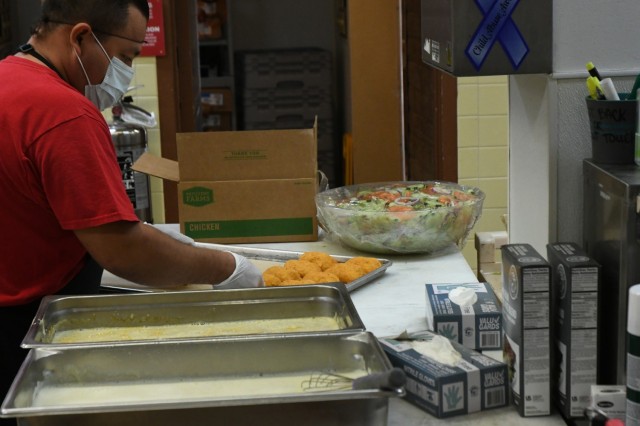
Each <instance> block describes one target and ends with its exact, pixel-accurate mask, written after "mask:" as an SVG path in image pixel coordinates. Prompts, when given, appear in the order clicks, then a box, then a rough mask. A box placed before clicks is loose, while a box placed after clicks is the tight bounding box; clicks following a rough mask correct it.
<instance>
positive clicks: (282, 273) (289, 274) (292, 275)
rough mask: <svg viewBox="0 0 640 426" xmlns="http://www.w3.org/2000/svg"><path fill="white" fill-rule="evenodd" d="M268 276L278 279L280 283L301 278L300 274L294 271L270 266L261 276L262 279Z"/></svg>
mask: <svg viewBox="0 0 640 426" xmlns="http://www.w3.org/2000/svg"><path fill="white" fill-rule="evenodd" d="M269 274H270V275H275V276H276V277H278V278H279V279H280V281H287V280H299V279H300V278H301V277H300V274H299V273H298V272H297V271H296V270H294V269H287V268H285V267H284V266H272V267H270V268H267V269H266V270H265V271H264V272H263V273H262V276H263V278H264V276H265V275H269Z"/></svg>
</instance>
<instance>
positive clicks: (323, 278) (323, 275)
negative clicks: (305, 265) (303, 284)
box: [304, 271, 340, 284]
mask: <svg viewBox="0 0 640 426" xmlns="http://www.w3.org/2000/svg"><path fill="white" fill-rule="evenodd" d="M304 278H305V279H307V280H312V281H313V282H315V283H318V284H319V283H338V282H340V278H338V277H337V276H336V275H335V274H330V273H327V272H325V271H322V272H309V273H308V274H307V275H305V277H304Z"/></svg>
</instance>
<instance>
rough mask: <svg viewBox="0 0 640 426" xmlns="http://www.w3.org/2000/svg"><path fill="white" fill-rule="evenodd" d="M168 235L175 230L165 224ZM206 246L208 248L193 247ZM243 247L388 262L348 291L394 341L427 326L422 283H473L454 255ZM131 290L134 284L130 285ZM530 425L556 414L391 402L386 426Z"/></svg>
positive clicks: (302, 245) (553, 419)
mask: <svg viewBox="0 0 640 426" xmlns="http://www.w3.org/2000/svg"><path fill="white" fill-rule="evenodd" d="M164 226H165V227H169V228H171V229H172V230H175V229H177V225H164ZM198 245H203V246H206V245H207V244H202V243H198ZM247 246H251V247H258V248H268V249H274V250H287V251H300V252H303V251H324V252H327V253H330V254H334V255H346V256H356V255H359V256H375V257H382V258H385V259H389V260H391V261H392V262H393V263H392V265H391V266H390V267H389V268H388V269H387V270H386V272H385V273H384V274H383V275H382V276H381V277H379V278H377V279H375V280H374V281H372V282H370V283H368V284H366V285H364V286H362V287H360V288H358V289H355V290H354V291H353V292H351V298H352V300H353V303H354V305H355V307H356V310H357V311H358V314H359V315H360V318H361V319H362V321H363V323H364V325H365V327H366V329H367V330H368V331H370V332H372V333H373V334H374V335H376V336H377V337H390V336H397V335H398V334H400V333H402V332H403V331H409V332H414V331H421V330H425V329H426V327H427V324H426V319H425V310H426V305H425V304H426V299H425V289H424V285H425V284H426V283H464V282H477V281H478V279H477V277H476V276H475V274H474V273H473V270H472V269H471V268H470V267H469V264H468V263H467V262H466V260H465V259H464V256H462V254H461V253H460V252H459V251H457V250H456V251H451V252H450V253H447V254H444V255H441V256H425V255H410V256H387V255H372V254H367V253H362V252H357V251H354V250H351V249H349V248H346V247H343V246H341V245H339V244H335V243H332V242H330V241H326V240H324V239H321V240H320V241H317V242H296V243H271V244H250V245H247ZM102 282H103V284H107V285H116V286H119V285H123V284H127V283H128V282H127V281H125V280H122V279H121V278H118V277H116V276H114V275H113V274H110V273H109V272H106V271H105V273H104V276H103V280H102ZM133 286H135V285H133ZM441 424H442V425H444V424H447V425H452V424H453V425H459V426H467V425H469V426H490V425H514V424H518V425H521V424H522V425H530V426H555V425H558V426H562V425H565V422H564V420H563V419H562V417H561V416H560V415H558V414H555V415H552V416H546V417H529V418H523V417H520V416H519V415H518V413H517V412H516V409H515V408H514V407H506V408H502V409H497V410H489V411H485V412H481V413H473V414H469V415H464V416H456V417H450V418H447V419H438V418H436V417H433V416H432V415H431V414H428V413H426V412H425V411H423V410H421V409H419V408H417V407H415V406H413V405H411V404H410V403H408V402H405V401H404V400H402V399H399V398H391V400H390V404H389V426H426V425H434V426H437V425H441Z"/></svg>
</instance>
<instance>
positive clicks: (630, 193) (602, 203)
mask: <svg viewBox="0 0 640 426" xmlns="http://www.w3.org/2000/svg"><path fill="white" fill-rule="evenodd" d="M583 171H584V223H583V226H584V228H583V237H584V247H585V250H586V251H587V253H588V254H589V255H590V256H591V257H593V258H594V259H595V260H596V261H598V262H599V263H600V264H601V265H602V279H601V281H600V285H599V288H598V293H599V294H598V342H599V343H598V375H597V380H598V383H599V384H624V383H625V381H626V378H625V361H626V337H625V336H626V334H625V333H626V324H627V299H628V291H629V287H631V286H632V285H633V284H637V283H639V282H640V168H639V167H637V166H635V165H604V164H596V163H594V162H592V161H590V160H585V161H584V164H583Z"/></svg>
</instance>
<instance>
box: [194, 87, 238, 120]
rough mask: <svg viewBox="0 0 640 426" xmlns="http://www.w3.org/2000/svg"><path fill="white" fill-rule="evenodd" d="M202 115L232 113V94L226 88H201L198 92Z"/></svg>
mask: <svg viewBox="0 0 640 426" xmlns="http://www.w3.org/2000/svg"><path fill="white" fill-rule="evenodd" d="M200 103H201V104H202V114H205V115H206V114H211V113H213V112H220V111H223V112H232V111H233V92H232V91H231V89H229V88H226V87H203V88H202V91H201V92H200Z"/></svg>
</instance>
